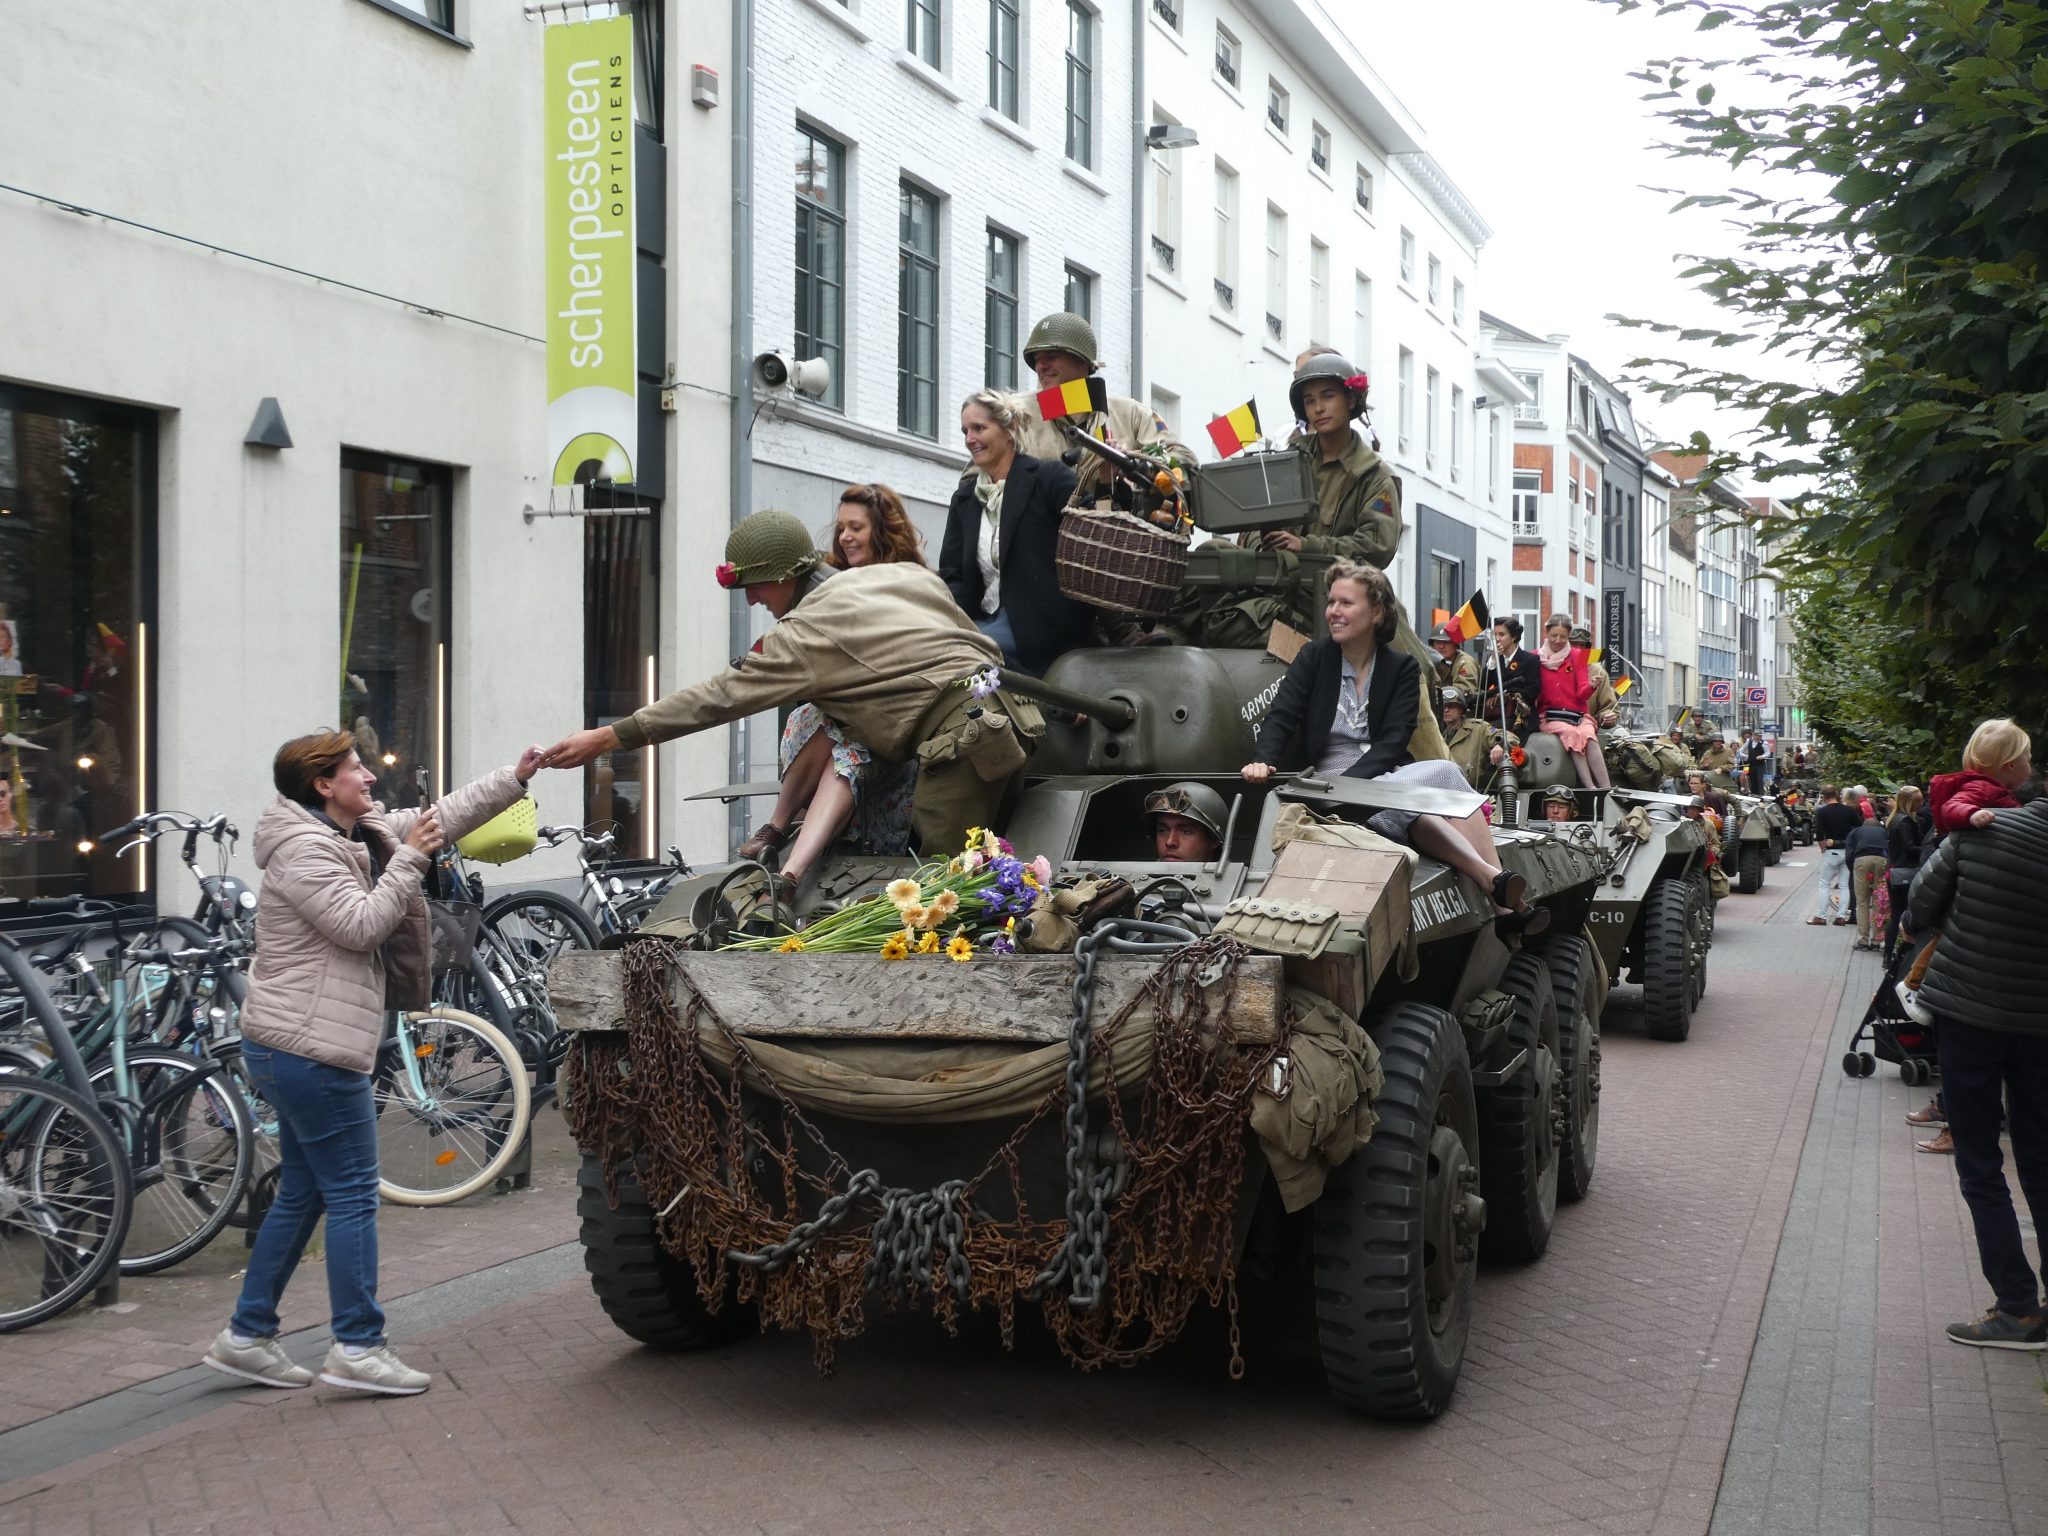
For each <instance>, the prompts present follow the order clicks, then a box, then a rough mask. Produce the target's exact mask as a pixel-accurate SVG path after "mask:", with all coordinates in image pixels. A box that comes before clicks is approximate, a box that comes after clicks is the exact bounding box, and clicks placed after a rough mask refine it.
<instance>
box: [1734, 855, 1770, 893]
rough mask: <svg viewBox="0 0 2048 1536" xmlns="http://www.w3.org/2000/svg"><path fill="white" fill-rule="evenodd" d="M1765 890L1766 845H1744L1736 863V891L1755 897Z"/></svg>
mask: <svg viewBox="0 0 2048 1536" xmlns="http://www.w3.org/2000/svg"><path fill="white" fill-rule="evenodd" d="M1763 888H1764V845H1763V844H1762V843H1744V844H1743V845H1742V852H1741V853H1740V854H1739V855H1737V857H1736V863H1735V889H1736V890H1738V891H1740V892H1742V894H1743V895H1745V896H1754V895H1755V894H1756V893H1757V892H1758V891H1760V890H1762V889H1763Z"/></svg>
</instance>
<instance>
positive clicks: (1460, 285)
mask: <svg viewBox="0 0 2048 1536" xmlns="http://www.w3.org/2000/svg"><path fill="white" fill-rule="evenodd" d="M1451 325H1452V326H1453V327H1454V328H1455V329H1457V330H1461V331H1462V330H1463V329H1464V328H1465V280H1464V279H1463V278H1462V277H1454V278H1452V279H1451Z"/></svg>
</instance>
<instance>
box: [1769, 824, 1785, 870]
mask: <svg viewBox="0 0 2048 1536" xmlns="http://www.w3.org/2000/svg"><path fill="white" fill-rule="evenodd" d="M1784 856H1785V850H1784V847H1783V846H1782V845H1781V844H1780V843H1779V841H1778V834H1777V833H1775V832H1773V833H1772V834H1771V840H1770V841H1769V842H1767V843H1765V844H1764V864H1765V866H1766V867H1768V866H1770V865H1773V864H1776V863H1777V862H1778V860H1779V859H1781V858H1783V857H1784Z"/></svg>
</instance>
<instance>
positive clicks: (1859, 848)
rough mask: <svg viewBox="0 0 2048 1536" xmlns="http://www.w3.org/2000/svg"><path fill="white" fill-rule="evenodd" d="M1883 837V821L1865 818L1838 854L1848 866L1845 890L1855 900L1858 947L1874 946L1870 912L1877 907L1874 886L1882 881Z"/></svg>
mask: <svg viewBox="0 0 2048 1536" xmlns="http://www.w3.org/2000/svg"><path fill="white" fill-rule="evenodd" d="M1885 838H1886V834H1885V829H1884V825H1883V823H1881V822H1876V821H1866V822H1864V823H1863V824H1862V825H1861V826H1859V827H1857V828H1856V830H1855V831H1853V832H1851V833H1850V834H1849V836H1848V839H1847V841H1845V842H1844V843H1843V844H1842V858H1843V861H1844V862H1845V863H1846V864H1847V865H1848V866H1849V890H1850V891H1851V893H1852V894H1853V896H1854V900H1855V914H1856V948H1858V949H1876V948H1877V947H1878V928H1877V925H1876V923H1875V922H1874V921H1873V914H1874V913H1875V912H1876V910H1877V892H1878V888H1879V887H1880V886H1882V885H1883V884H1884V863H1885Z"/></svg>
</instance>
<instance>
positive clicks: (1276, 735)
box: [1244, 560, 1550, 938]
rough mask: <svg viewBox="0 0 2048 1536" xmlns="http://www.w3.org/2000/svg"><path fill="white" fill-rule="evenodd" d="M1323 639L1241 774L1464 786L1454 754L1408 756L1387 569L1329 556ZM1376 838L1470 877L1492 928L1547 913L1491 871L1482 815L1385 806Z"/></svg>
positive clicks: (1403, 678)
mask: <svg viewBox="0 0 2048 1536" xmlns="http://www.w3.org/2000/svg"><path fill="white" fill-rule="evenodd" d="M1326 581H1327V585H1328V589H1329V597H1328V599H1327V601H1326V602H1325V604H1324V607H1323V618H1324V621H1325V623H1326V624H1327V625H1328V627H1329V631H1330V633H1329V636H1328V638H1326V639H1321V640H1314V641H1311V642H1310V643H1309V644H1307V645H1305V646H1303V647H1302V649H1301V651H1300V653H1299V654H1298V655H1296V657H1295V658H1294V661H1293V662H1292V663H1291V664H1290V665H1289V666H1288V668H1287V675H1286V676H1285V677H1283V678H1282V679H1281V680H1280V687H1279V691H1278V692H1277V693H1276V694H1275V695H1274V697H1273V704H1272V707H1271V709H1269V710H1268V711H1267V714H1266V718H1265V720H1264V721H1263V722H1261V724H1260V726H1259V740H1258V753H1259V755H1258V759H1257V760H1256V761H1255V762H1250V763H1246V764H1245V766H1244V777H1245V779H1246V780H1247V781H1248V782H1250V783H1253V784H1259V783H1263V782H1265V781H1266V780H1267V779H1269V778H1271V777H1272V776H1273V773H1274V770H1275V769H1276V768H1280V769H1286V770H1304V769H1305V770H1310V771H1313V772H1315V773H1318V774H1320V775H1322V776H1323V777H1324V778H1336V777H1338V776H1344V777H1349V778H1355V779H1377V778H1386V779H1392V780H1398V781H1400V782H1402V783H1412V784H1418V785H1425V786H1427V787H1429V788H1432V789H1453V790H1470V788H1471V785H1469V784H1468V783H1466V781H1465V775H1464V773H1463V772H1462V771H1461V770H1460V769H1459V767H1458V765H1457V764H1456V763H1453V762H1449V761H1445V760H1441V759H1435V760H1427V761H1422V762H1417V761H1416V760H1415V759H1414V757H1412V756H1411V755H1410V753H1409V750H1408V739H1409V736H1410V735H1411V734H1412V733H1413V731H1414V729H1415V720H1416V716H1417V714H1418V712H1419V711H1420V710H1421V708H1422V698H1423V693H1422V686H1423V679H1422V669H1421V667H1420V666H1419V665H1418V664H1417V662H1416V661H1415V658H1414V657H1412V656H1409V655H1407V654H1406V653H1405V652H1402V651H1397V650H1395V649H1394V648H1393V640H1394V636H1395V634H1396V632H1397V631H1398V629H1399V627H1400V622H1401V620H1400V605H1399V604H1398V603H1397V602H1396V600H1395V598H1394V588H1393V584H1392V583H1391V582H1389V581H1388V580H1387V575H1386V572H1384V571H1382V570H1380V569H1378V568H1377V567H1376V566H1370V565H1365V564H1361V563H1358V562H1355V561H1351V560H1337V561H1335V562H1333V563H1332V564H1331V566H1330V569H1329V575H1328V577H1327V578H1326ZM1367 825H1369V826H1370V827H1371V828H1372V829H1373V830H1374V831H1375V832H1377V833H1379V834H1380V835H1381V836H1382V837H1390V838H1395V839H1397V840H1401V841H1406V842H1411V843H1413V845H1414V846H1415V847H1416V848H1417V849H1418V850H1419V851H1421V852H1423V853H1426V854H1428V855H1430V856H1431V857H1432V858H1437V859H1441V860H1443V861H1444V863H1446V864H1449V865H1451V866H1452V867H1453V868H1455V869H1458V870H1460V871H1462V872H1463V873H1464V874H1466V875H1469V876H1470V877H1471V878H1472V879H1473V880H1476V881H1477V882H1478V883H1479V885H1480V887H1481V889H1483V890H1485V891H1487V892H1488V893H1489V894H1490V895H1491V896H1492V898H1493V904H1494V908H1495V912H1496V914H1497V915H1496V921H1495V926H1496V929H1497V930H1498V931H1499V932H1500V933H1501V934H1502V935H1503V936H1507V935H1510V934H1514V933H1523V934H1526V935H1528V936H1529V937H1532V938H1533V937H1534V936H1535V935H1537V934H1538V933H1541V932H1542V931H1543V930H1544V928H1545V927H1547V926H1548V924H1549V921H1550V914H1549V913H1548V912H1546V911H1544V910H1543V909H1542V908H1540V907H1537V908H1531V907H1528V906H1527V905H1526V903H1525V902H1524V901H1523V895H1524V892H1525V882H1524V881H1523V879H1522V877H1521V876H1520V875H1516V874H1511V873H1509V872H1507V871H1505V870H1503V869H1502V868H1501V867H1500V862H1499V860H1498V859H1497V858H1496V857H1495V855H1494V848H1493V837H1492V835H1491V833H1490V832H1489V831H1488V830H1487V825H1486V818H1485V817H1484V816H1483V815H1482V814H1481V813H1480V812H1479V811H1476V810H1475V811H1474V812H1472V813H1471V814H1470V815H1468V816H1462V817H1457V818H1452V817H1447V816H1434V815H1427V814H1418V813H1416V812H1413V811H1394V810H1386V811H1379V812H1377V813H1375V814H1374V815H1373V816H1372V817H1371V818H1370V820H1369V821H1368V822H1367Z"/></svg>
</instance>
